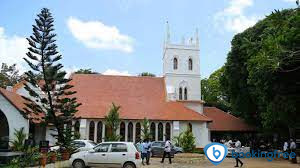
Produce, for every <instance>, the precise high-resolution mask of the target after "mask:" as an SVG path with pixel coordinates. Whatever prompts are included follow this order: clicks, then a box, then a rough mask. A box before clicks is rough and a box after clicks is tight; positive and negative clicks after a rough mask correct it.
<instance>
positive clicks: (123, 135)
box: [120, 122, 125, 141]
mask: <svg viewBox="0 0 300 168" xmlns="http://www.w3.org/2000/svg"><path fill="white" fill-rule="evenodd" d="M120 136H121V138H120V141H125V123H124V122H121V124H120Z"/></svg>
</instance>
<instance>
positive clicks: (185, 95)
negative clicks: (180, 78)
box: [184, 88, 188, 100]
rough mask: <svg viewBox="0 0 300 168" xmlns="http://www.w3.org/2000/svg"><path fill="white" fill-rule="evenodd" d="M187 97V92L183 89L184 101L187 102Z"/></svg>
mask: <svg viewBox="0 0 300 168" xmlns="http://www.w3.org/2000/svg"><path fill="white" fill-rule="evenodd" d="M187 97H188V91H187V88H184V100H187Z"/></svg>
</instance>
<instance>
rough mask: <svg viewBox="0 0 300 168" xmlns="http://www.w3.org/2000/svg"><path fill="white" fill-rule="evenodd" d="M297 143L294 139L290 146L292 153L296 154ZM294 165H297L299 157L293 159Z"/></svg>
mask: <svg viewBox="0 0 300 168" xmlns="http://www.w3.org/2000/svg"><path fill="white" fill-rule="evenodd" d="M296 148H297V146H296V143H295V141H294V140H293V139H291V145H290V149H291V152H294V153H296ZM292 163H297V156H295V157H294V158H292Z"/></svg>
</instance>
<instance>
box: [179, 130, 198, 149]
mask: <svg viewBox="0 0 300 168" xmlns="http://www.w3.org/2000/svg"><path fill="white" fill-rule="evenodd" d="M181 143H182V148H183V151H184V152H193V151H194V150H195V148H196V145H195V137H194V135H193V132H192V131H190V130H186V131H185V132H184V133H183V135H182V140H181Z"/></svg>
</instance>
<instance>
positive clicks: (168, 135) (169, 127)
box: [166, 123, 171, 140]
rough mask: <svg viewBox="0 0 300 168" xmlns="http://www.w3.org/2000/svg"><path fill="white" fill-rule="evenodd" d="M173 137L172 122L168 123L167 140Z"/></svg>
mask: <svg viewBox="0 0 300 168" xmlns="http://www.w3.org/2000/svg"><path fill="white" fill-rule="evenodd" d="M170 137H171V125H170V123H167V124H166V140H170Z"/></svg>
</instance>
